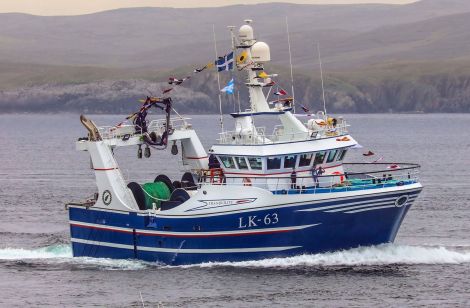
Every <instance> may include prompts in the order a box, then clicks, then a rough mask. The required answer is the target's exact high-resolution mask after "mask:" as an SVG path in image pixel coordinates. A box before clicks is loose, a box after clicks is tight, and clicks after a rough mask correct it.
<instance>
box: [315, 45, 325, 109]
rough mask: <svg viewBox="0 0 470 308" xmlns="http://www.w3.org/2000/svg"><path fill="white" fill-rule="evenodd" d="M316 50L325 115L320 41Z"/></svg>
mask: <svg viewBox="0 0 470 308" xmlns="http://www.w3.org/2000/svg"><path fill="white" fill-rule="evenodd" d="M317 51H318V63H320V77H321V91H322V95H323V111H324V112H325V115H326V99H325V85H324V82H323V67H322V64H321V53H320V43H317Z"/></svg>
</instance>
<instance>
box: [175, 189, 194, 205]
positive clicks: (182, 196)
mask: <svg viewBox="0 0 470 308" xmlns="http://www.w3.org/2000/svg"><path fill="white" fill-rule="evenodd" d="M189 198H191V197H190V196H189V194H188V192H187V191H186V190H184V189H182V188H177V189H175V191H173V193H172V194H171V197H170V201H178V202H181V203H184V202H186V201H188V200H189Z"/></svg>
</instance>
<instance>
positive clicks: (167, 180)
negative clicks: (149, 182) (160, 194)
mask: <svg viewBox="0 0 470 308" xmlns="http://www.w3.org/2000/svg"><path fill="white" fill-rule="evenodd" d="M153 182H154V183H156V182H163V183H165V185H166V186H167V187H168V189H170V192H173V191H174V190H175V186H173V183H172V182H171V180H170V178H169V177H167V176H166V175H164V174H160V175H159V176H157V177H156V178H155V180H154V181H153Z"/></svg>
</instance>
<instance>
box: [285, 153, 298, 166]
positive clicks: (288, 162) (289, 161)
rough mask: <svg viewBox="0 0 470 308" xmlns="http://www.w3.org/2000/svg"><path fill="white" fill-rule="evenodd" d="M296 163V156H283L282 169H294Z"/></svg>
mask: <svg viewBox="0 0 470 308" xmlns="http://www.w3.org/2000/svg"><path fill="white" fill-rule="evenodd" d="M296 161H297V155H287V156H284V168H295V162H296Z"/></svg>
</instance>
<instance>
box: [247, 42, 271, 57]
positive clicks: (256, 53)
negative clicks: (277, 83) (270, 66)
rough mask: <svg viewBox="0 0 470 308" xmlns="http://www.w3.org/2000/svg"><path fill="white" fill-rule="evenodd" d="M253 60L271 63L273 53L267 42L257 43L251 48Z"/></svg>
mask: <svg viewBox="0 0 470 308" xmlns="http://www.w3.org/2000/svg"><path fill="white" fill-rule="evenodd" d="M251 58H252V59H253V61H255V62H269V61H271V52H270V51H269V45H268V44H266V43H265V42H256V43H255V44H254V45H253V46H251Z"/></svg>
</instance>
